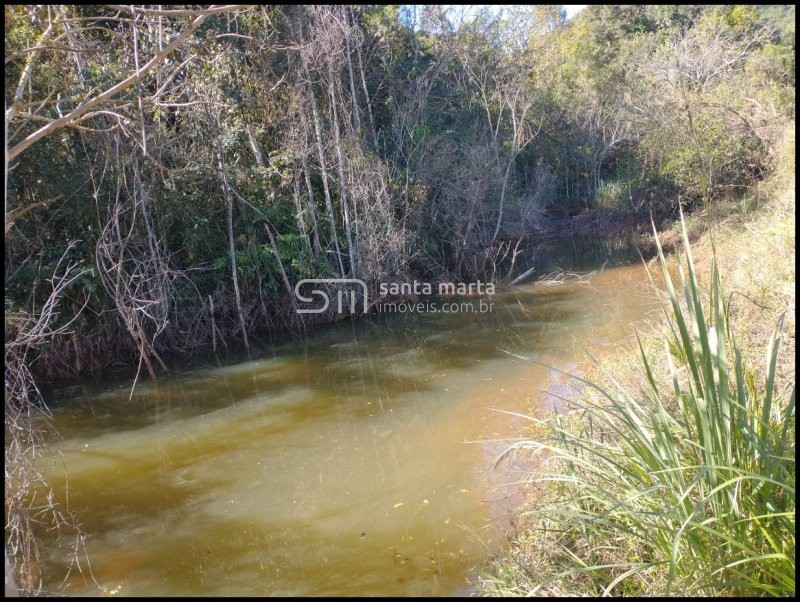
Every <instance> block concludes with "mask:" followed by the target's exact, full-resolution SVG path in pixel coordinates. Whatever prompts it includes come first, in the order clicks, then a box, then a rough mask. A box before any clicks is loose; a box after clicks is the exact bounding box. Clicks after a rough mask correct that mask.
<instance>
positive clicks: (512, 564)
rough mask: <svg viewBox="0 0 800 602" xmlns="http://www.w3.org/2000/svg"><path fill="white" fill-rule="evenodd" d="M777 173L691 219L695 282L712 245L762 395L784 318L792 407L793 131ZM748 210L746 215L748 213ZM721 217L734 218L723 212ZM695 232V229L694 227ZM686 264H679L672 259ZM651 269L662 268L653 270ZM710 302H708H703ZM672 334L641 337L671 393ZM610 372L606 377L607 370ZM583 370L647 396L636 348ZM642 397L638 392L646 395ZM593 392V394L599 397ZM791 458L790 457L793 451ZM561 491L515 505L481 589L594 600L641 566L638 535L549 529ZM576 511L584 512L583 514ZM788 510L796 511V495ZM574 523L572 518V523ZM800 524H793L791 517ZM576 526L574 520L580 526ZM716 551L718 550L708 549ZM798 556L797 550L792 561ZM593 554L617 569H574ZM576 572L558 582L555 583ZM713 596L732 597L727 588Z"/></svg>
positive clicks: (640, 579) (655, 574) (782, 386)
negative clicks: (667, 343)
mask: <svg viewBox="0 0 800 602" xmlns="http://www.w3.org/2000/svg"><path fill="white" fill-rule="evenodd" d="M781 151H782V152H780V154H779V157H780V159H779V160H778V165H777V169H776V175H775V176H774V177H773V178H772V179H771V180H770V181H768V182H766V183H764V184H763V185H762V186H760V187H759V188H758V189H757V190H754V191H751V193H750V195H749V197H748V198H743V199H740V200H739V201H737V204H736V205H734V206H730V205H729V206H728V207H726V208H722V210H721V211H719V212H718V214H717V216H716V220H713V226H712V227H711V228H710V229H707V228H706V225H705V224H700V223H698V222H697V219H696V218H694V220H693V221H694V222H695V223H694V225H693V228H694V230H695V233H698V231H704V232H703V233H702V234H701V235H699V237H697V236H691V235H690V238H692V239H695V238H696V240H694V241H693V243H692V250H693V255H694V258H695V264H696V267H697V270H698V278H699V281H700V284H701V287H702V289H703V290H704V291H705V292H706V294H707V291H708V289H709V287H708V283H709V281H710V271H711V257H712V247H713V249H714V250H715V252H716V257H717V262H718V266H719V270H720V273H721V279H722V286H723V290H724V291H725V295H726V300H725V303H726V304H727V305H728V307H729V312H730V313H729V317H730V328H731V335H732V339H733V340H734V341H735V342H736V344H737V345H738V346H739V347H740V348H741V350H742V355H743V359H744V361H745V363H746V365H747V366H748V367H749V368H750V369H751V370H752V373H753V376H754V383H759V384H757V385H756V386H757V387H760V388H761V390H763V383H764V378H765V372H766V361H765V354H766V349H767V345H768V341H769V338H770V336H771V334H772V332H773V329H774V328H775V325H776V323H777V321H778V319H779V316H780V315H782V314H784V312H785V315H786V318H785V323H784V336H783V340H782V342H781V347H780V350H779V354H778V362H777V375H776V379H775V382H776V400H779V403H783V404H786V403H787V400H788V394H787V393H788V390H789V389H790V388H791V387H793V385H794V383H795V369H794V364H795V361H794V355H795V294H794V290H795V234H794V233H795V205H794V168H793V165H794V136H793V133H792V134H787V139H786V141H785V144H784V148H783V149H781ZM742 208H746V211H744V212H743V211H742ZM721 213H727V215H724V216H720V215H719V214H721ZM690 227H691V224H690ZM677 259H679V258H678V257H674V258H672V261H675V260H677ZM651 267H652V268H654V269H652V270H651V271H652V272H653V273H656V272H658V266H657V265H653V266H651ZM704 301H705V299H704ZM667 331H668V325H667V320H666V318H665V319H664V320H662V321H661V322H657V323H654V324H651V325H650V326H649V327H648V328H647V329H646V330H645V332H641V333H640V336H641V337H642V340H643V341H644V347H645V350H644V351H645V354H646V356H647V357H648V358H649V359H650V360H651V365H652V367H653V370H654V372H655V374H654V378H655V380H657V381H658V382H659V383H663V384H664V388H665V390H669V389H671V386H670V385H669V382H670V379H669V376H668V370H667V365H666V362H665V361H664V347H663V343H662V342H661V341H662V340H663V338H664V336H665V335H666V333H667ZM603 371H605V374H603ZM585 374H587V377H588V378H589V380H592V381H594V382H604V383H607V382H608V376H609V375H613V378H614V379H615V380H616V381H617V382H619V383H620V384H621V385H622V386H623V387H624V388H625V389H626V390H627V391H629V392H631V393H632V395H633V397H635V398H637V399H645V398H646V396H645V395H644V392H645V391H647V389H648V384H647V378H646V375H645V374H644V371H643V368H642V362H641V359H640V357H639V355H638V353H637V351H636V350H633V349H631V351H630V352H629V353H627V354H619V355H616V356H614V357H609V358H605V357H604V358H602V369H601V368H600V367H598V366H591V365H590V366H587V368H586V370H585ZM640 392H641V393H640ZM593 395H594V396H593ZM597 397H598V396H597V394H596V392H595V393H594V394H593V392H592V391H591V389H585V390H584V392H583V393H582V394H581V397H579V399H577V400H576V401H577V402H578V403H593V402H597V401H598V399H597ZM573 421H574V422H573V423H571V424H570V423H569V419H567V428H568V429H570V430H572V431H574V432H578V431H581V430H582V429H586V428H587V427H586V424H585V422H580V421H579V420H578V419H577V418H575V417H574V415H573ZM531 437H532V438H534V439H536V438H538V439H541V438H542V431H538V432H532V433H531ZM792 455H793V452H792ZM562 494H563V491H561V490H559V488H558V487H557V486H553V485H552V484H551V483H546V484H542V483H537V484H535V485H531V486H530V487H529V488H528V489H527V492H526V496H525V498H526V501H525V502H524V503H523V504H522V506H521V507H520V508H519V509H518V513H517V516H516V517H515V520H514V521H513V522H514V527H515V529H516V533H515V535H514V537H513V540H512V542H511V546H510V548H509V550H508V551H507V552H506V553H504V554H503V555H501V556H499V557H497V558H495V559H494V560H493V561H492V562H491V564H490V565H489V567H488V568H487V570H486V571H485V576H484V577H483V578H482V579H481V585H480V589H481V590H482V591H483V592H484V593H486V594H490V595H524V594H529V593H535V594H536V595H571V594H572V595H587V594H588V595H592V594H594V595H597V594H599V593H602V592H603V588H604V587H606V586H607V585H608V584H609V583H610V582H611V581H613V579H614V578H615V577H619V576H620V575H621V574H622V573H623V572H624V571H625V570H626V569H625V568H623V567H624V566H630V564H631V563H635V562H637V561H641V560H642V559H643V558H644V557H645V556H647V555H648V554H649V553H650V551H649V550H646V549H645V548H647V544H646V543H645V544H644V545H643V544H642V542H641V541H637V540H636V539H635V538H626V537H624V536H623V537H619V538H617V539H616V540H614V541H610V540H609V541H600V542H598V541H597V538H592V537H591V536H587V537H585V538H584V537H581V536H580V535H579V536H577V537H576V536H575V533H574V532H573V533H570V534H569V535H568V536H564V535H563V534H560V533H558V532H557V529H558V524H557V522H556V523H553V522H550V523H547V524H548V525H549V527H550V528H551V529H553V530H550V531H544V530H542V526H543V525H544V524H545V523H543V522H540V520H539V518H538V517H537V515H536V514H535V513H536V511H537V509H539V508H542V507H544V506H546V505H548V504H549V503H550V502H552V501H553V500H554V497H553V496H559V495H562ZM576 510H577V508H576ZM791 511H792V513H793V512H794V502H793V495H792V501H791ZM567 520H569V519H567ZM792 520H793V518H792ZM573 522H574V521H573ZM711 553H712V554H713V552H711ZM793 555H794V552H793V551H792V552H791V556H792V560H791V562H792V564H793ZM587 558H590V559H591V560H590V562H591V563H593V564H597V563H606V564H608V565H615V564H619V565H620V567H619V568H614V567H610V568H608V569H605V570H600V571H594V570H593V571H586V572H582V571H580V570H578V571H575V570H574V569H575V567H576V566H579V564H580V562H581V561H582V560H585V559H587ZM567 569H570V573H569V574H568V575H565V576H563V577H561V578H556V579H553V580H549V578H548V576H550V577H554V576H557V575H559V574H560V573H564V572H565V571H566V570H567ZM667 579H668V576H667V571H666V570H663V568H662V567H656V568H655V569H650V570H647V571H643V572H642V574H641V575H637V576H635V577H634V578H631V579H628V580H627V583H630V585H629V586H627V587H625V588H622V587H620V588H618V589H616V590H614V591H613V593H618V594H619V593H623V594H624V593H627V594H633V593H638V594H645V595H646V594H658V593H662V592H663V591H664V587H665V583H666V580H667ZM706 592H708V590H706ZM672 593H675V594H681V593H683V594H694V593H697V589H694V585H693V584H690V583H678V584H673V590H672ZM716 593H722V594H725V593H731V592H730V591H729V592H726V591H725V590H724V589H722V590H718V591H717V592H716Z"/></svg>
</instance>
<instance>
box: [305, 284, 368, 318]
mask: <svg viewBox="0 0 800 602" xmlns="http://www.w3.org/2000/svg"><path fill="white" fill-rule="evenodd" d="M306 284H312V285H314V286H315V288H312V289H311V290H310V291H309V293H310V294H311V296H310V297H305V296H304V295H303V293H302V292H301V291H300V289H301V287H302V286H303V285H306ZM331 284H336V285H339V286H340V288H339V290H337V291H336V301H337V303H338V306H337V308H336V311H337V313H340V314H342V313H350V314H354V313H356V312H357V310H358V301H359V288H360V289H361V290H360V296H361V298H362V299H363V300H364V305H363V307H364V309H363V313H367V309H368V308H369V295H368V293H367V284H366V283H365V282H364V281H363V280H359V279H358V278H307V279H305V280H300V281H299V282H298V283H297V284H296V285H295V286H294V294H295V297H297V300H298V301H299V302H300V303H307V304H313V305H316V304H318V303H319V302H320V300H321V301H322V306H321V307H305V308H302V307H298V308H297V313H299V314H321V313H322V312H324V311H327V309H328V307H329V306H330V304H331V300H330V296H329V294H328V292H329V291H328V289H330V288H331V287H330V286H328V287H326V288H325V289H322V288H316V287H317V286H318V285H319V286H322V285H331ZM345 289H349V290H345ZM307 290H308V289H307ZM315 298H316V300H315ZM345 308H347V309H345Z"/></svg>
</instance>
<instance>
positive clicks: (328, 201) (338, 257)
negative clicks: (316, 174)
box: [306, 67, 345, 276]
mask: <svg viewBox="0 0 800 602" xmlns="http://www.w3.org/2000/svg"><path fill="white" fill-rule="evenodd" d="M306 77H307V78H308V68H307V67H306ZM306 89H307V92H308V98H309V101H310V102H311V112H312V114H313V117H314V133H315V135H316V138H317V153H318V155H319V168H320V170H321V171H322V189H323V191H324V192H325V208H326V209H327V210H328V221H329V222H330V224H331V236H332V237H333V246H334V248H335V249H336V261H337V263H338V264H339V275H340V276H344V275H345V271H344V264H343V263H342V251H341V249H340V248H339V235H338V234H337V233H336V218H335V216H334V213H333V201H332V200H331V190H330V186H329V185H328V168H327V164H326V162H325V149H324V148H323V146H322V128H321V127H320V123H319V112H318V111H317V100H316V98H314V90H312V89H311V86H310V85H307V87H306Z"/></svg>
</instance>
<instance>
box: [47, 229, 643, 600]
mask: <svg viewBox="0 0 800 602" xmlns="http://www.w3.org/2000/svg"><path fill="white" fill-rule="evenodd" d="M587 244H588V245H589V246H587ZM547 256H548V260H547V261H541V269H540V270H537V273H539V274H542V273H545V272H546V271H547V270H549V269H551V268H555V267H557V266H563V267H565V268H568V269H575V270H578V271H579V272H581V273H585V272H586V271H587V270H590V269H594V268H596V267H598V266H599V265H601V264H602V263H604V262H605V261H607V260H608V259H610V260H611V261H610V262H609V263H606V266H605V268H604V269H603V270H602V271H600V272H598V273H596V274H595V275H594V276H593V277H592V278H591V279H590V280H589V281H588V282H586V283H580V284H577V283H571V284H570V283H566V284H561V285H556V286H542V285H541V284H537V283H536V282H530V283H527V284H524V285H521V286H518V287H515V288H514V289H512V290H508V291H505V292H500V293H498V294H496V295H495V296H494V298H493V299H492V300H493V301H494V308H493V310H492V312H491V313H487V314H478V313H468V312H458V313H449V314H444V313H423V314H418V313H414V314H409V313H406V314H401V315H386V314H384V315H370V316H367V317H363V318H360V319H358V320H354V321H351V322H348V323H344V324H338V325H336V326H334V327H329V328H324V329H319V330H317V331H315V332H313V333H312V334H310V335H309V336H308V337H307V338H304V339H303V340H300V341H297V340H296V341H290V342H286V343H283V344H279V345H274V346H272V347H271V348H270V349H268V350H266V351H263V352H261V353H253V354H251V356H250V358H247V359H244V360H241V361H237V362H235V363H233V364H228V365H226V364H224V363H222V362H219V361H218V363H214V362H213V361H211V360H209V362H207V363H206V364H205V365H203V366H200V367H198V366H195V367H192V368H186V369H183V370H178V371H176V372H175V373H174V374H172V375H171V376H169V377H166V378H162V379H160V380H159V381H158V382H156V383H142V384H139V385H138V386H137V388H136V389H135V392H134V394H133V396H132V398H131V399H129V398H128V397H129V392H130V385H131V383H130V381H127V382H123V383H116V384H113V385H109V384H107V383H106V384H92V383H85V384H82V385H81V386H73V387H70V388H66V389H62V390H60V391H57V392H54V393H52V394H51V397H52V399H51V401H52V402H53V403H54V404H55V406H56V409H55V410H54V422H55V425H56V427H57V429H58V430H59V431H60V433H61V438H60V439H59V440H54V441H53V446H54V447H55V449H56V451H57V452H58V459H57V461H56V462H55V463H48V464H47V465H46V466H45V467H44V468H45V470H46V471H47V472H48V474H49V476H50V478H51V480H52V482H53V484H54V487H55V491H56V497H57V499H59V500H60V501H62V502H65V500H66V498H67V497H68V502H67V503H68V507H69V509H70V510H71V511H73V512H75V513H76V515H77V516H78V517H79V520H80V523H81V525H82V527H83V531H84V533H85V536H86V539H85V550H84V552H83V553H82V555H81V557H80V558H79V562H78V563H75V562H74V559H73V560H71V559H70V558H69V556H68V554H67V552H66V549H65V546H63V545H62V546H58V545H56V544H55V542H54V541H52V540H48V537H49V536H48V535H43V540H42V541H41V542H40V547H41V549H42V554H43V571H44V574H45V577H46V587H47V589H48V590H49V591H50V592H53V593H56V592H60V593H63V594H67V595H75V594H88V595H102V594H104V593H105V594H113V595H145V596H156V595H158V596H162V595H164V596H169V595H186V596H188V595H298V596H299V595H314V596H321V595H389V596H394V595H398V596H408V595H452V594H459V593H462V594H463V593H468V592H470V591H471V587H472V583H474V576H475V574H476V573H477V572H479V571H480V566H481V563H483V562H484V561H485V560H486V558H487V557H488V556H489V555H490V554H491V553H492V552H495V551H497V550H499V549H501V547H502V546H503V545H504V532H505V530H506V526H507V519H506V515H507V512H508V510H509V508H510V506H512V505H513V503H514V500H515V498H514V495H515V492H516V491H518V489H519V485H518V482H519V481H520V480H522V479H524V476H525V468H526V467H525V465H524V463H521V462H516V463H509V464H507V465H502V466H501V467H500V468H499V469H495V468H494V462H495V459H496V458H497V456H498V454H500V452H502V450H503V449H505V447H507V445H508V444H509V443H510V442H511V441H513V439H514V438H515V437H518V436H519V435H520V433H521V430H522V429H523V427H524V420H522V419H521V418H519V417H516V416H513V415H511V414H507V413H503V411H511V412H521V413H530V412H533V411H536V410H537V409H541V408H542V407H543V406H544V407H545V408H546V407H547V406H548V404H552V403H553V399H554V398H553V397H552V396H551V395H549V393H554V394H556V395H562V394H567V395H568V394H569V390H570V387H569V379H568V378H566V377H564V376H563V375H561V374H559V373H558V372H557V371H556V370H553V369H552V368H550V367H547V366H552V367H555V368H558V369H560V370H564V371H567V372H569V371H574V370H576V366H578V365H579V364H580V363H581V362H584V361H585V360H586V355H585V352H586V350H588V351H590V352H592V353H593V354H597V355H598V356H599V357H603V355H604V354H607V353H614V352H615V350H616V349H617V348H618V346H620V345H623V344H625V343H624V341H625V339H626V337H629V336H630V335H631V334H632V333H633V328H634V327H635V326H636V325H637V324H639V323H641V321H642V319H643V318H644V317H645V315H646V313H647V312H648V311H651V310H652V309H653V308H654V295H653V292H652V290H651V288H650V286H649V284H648V281H647V277H646V275H645V271H644V268H643V266H642V264H641V261H640V260H638V255H637V254H636V252H635V250H633V249H632V248H631V247H630V246H628V245H625V244H622V243H616V244H611V243H609V242H602V243H598V242H591V243H586V242H585V241H584V242H581V241H577V242H576V241H567V242H566V243H563V244H562V245H561V246H560V247H556V248H551V249H549V250H548V251H547ZM631 261H633V263H629V262H631ZM471 302H473V303H477V300H474V299H473V300H471ZM506 352H510V353H511V354H515V355H519V356H524V357H528V358H531V359H533V360H535V361H536V362H539V363H532V362H528V361H524V360H522V359H519V358H518V357H515V356H514V355H510V354H509V353H506ZM542 364H545V366H543V365H542ZM71 563H72V565H71ZM70 565H71V566H72V570H71V572H69V575H68V577H67V578H66V579H65V580H64V575H65V573H67V569H68V567H70ZM79 568H80V569H81V570H78V569H79Z"/></svg>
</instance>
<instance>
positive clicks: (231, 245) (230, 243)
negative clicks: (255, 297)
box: [217, 145, 250, 349]
mask: <svg viewBox="0 0 800 602" xmlns="http://www.w3.org/2000/svg"><path fill="white" fill-rule="evenodd" d="M217 153H218V157H217V160H218V165H219V170H220V177H221V178H222V194H223V195H224V196H225V201H226V202H227V203H228V246H229V249H228V250H229V252H230V257H231V275H232V276H233V294H234V296H235V298H236V311H237V313H238V314H239V327H240V328H241V329H242V338H243V339H244V346H245V348H246V349H250V342H249V341H248V340H247V325H246V324H245V321H244V312H243V311H242V296H241V294H240V293H239V274H238V269H237V267H236V244H235V243H234V240H233V195H231V191H230V188H229V187H228V176H227V174H226V173H225V159H224V158H223V156H222V145H218V148H217Z"/></svg>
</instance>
